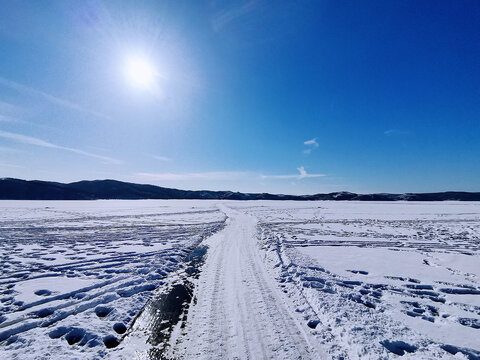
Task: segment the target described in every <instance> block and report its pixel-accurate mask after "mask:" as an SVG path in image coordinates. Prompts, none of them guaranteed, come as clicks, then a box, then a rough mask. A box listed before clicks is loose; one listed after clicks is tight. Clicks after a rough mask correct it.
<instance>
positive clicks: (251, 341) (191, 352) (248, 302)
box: [172, 206, 326, 359]
mask: <svg viewBox="0 0 480 360" xmlns="http://www.w3.org/2000/svg"><path fill="white" fill-rule="evenodd" d="M221 210H222V211H224V212H225V213H226V214H227V216H228V217H229V219H228V220H227V226H226V227H225V229H224V230H222V231H220V232H219V233H217V234H216V235H214V236H212V237H211V238H209V239H208V240H207V244H208V245H209V250H208V256H207V260H206V262H205V265H204V267H203V269H202V273H201V275H200V278H199V281H198V284H197V286H196V289H197V290H196V293H195V297H196V299H197V303H195V302H194V304H192V307H191V310H190V311H189V321H187V326H186V329H185V331H184V335H183V336H181V337H180V338H178V339H177V346H178V347H179V348H177V349H172V350H174V352H175V353H176V354H177V356H178V352H180V353H183V354H184V357H185V358H187V359H192V358H195V359H213V358H216V359H273V358H274V359H320V358H326V356H324V355H323V356H322V353H321V352H320V350H319V349H316V348H315V346H314V345H313V344H312V343H311V341H310V339H309V334H308V332H307V331H308V329H307V328H302V327H301V326H300V325H299V324H298V321H296V320H295V319H294V318H293V317H292V314H291V313H290V312H289V311H287V307H286V305H285V303H284V301H285V300H284V299H282V296H281V294H280V293H279V290H278V288H276V287H275V284H274V282H273V279H271V278H270V275H268V274H267V272H266V269H265V265H264V262H263V260H262V259H261V255H260V251H259V249H258V245H257V243H256V219H255V218H253V217H251V216H249V215H245V214H242V213H239V212H238V211H235V210H232V209H230V208H227V207H225V206H221ZM182 337H184V338H183V339H182ZM174 347H175V346H174Z"/></svg>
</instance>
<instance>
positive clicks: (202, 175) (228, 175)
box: [135, 171, 250, 181]
mask: <svg viewBox="0 0 480 360" xmlns="http://www.w3.org/2000/svg"><path fill="white" fill-rule="evenodd" d="M249 175H250V173H248V172H243V171H211V172H199V173H145V172H141V173H136V174H135V176H137V177H140V178H144V179H148V180H157V181H172V180H176V181H179V180H236V179H239V178H242V177H246V176H249Z"/></svg>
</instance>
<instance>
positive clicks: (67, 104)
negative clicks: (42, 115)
mask: <svg viewBox="0 0 480 360" xmlns="http://www.w3.org/2000/svg"><path fill="white" fill-rule="evenodd" d="M0 84H1V85H4V86H6V87H8V88H10V89H13V90H15V91H18V92H20V93H24V94H27V95H30V96H37V97H41V98H43V99H45V100H47V101H49V102H51V103H52V104H55V105H59V106H62V107H64V108H67V109H70V110H74V111H78V112H81V113H84V114H89V115H93V116H96V117H99V118H103V119H110V117H109V116H107V115H105V114H102V113H99V112H97V111H93V110H90V109H87V108H85V107H84V106H82V105H79V104H76V103H74V102H71V101H69V100H65V99H62V98H60V97H58V96H54V95H50V94H48V93H46V92H43V91H41V90H37V89H34V88H32V87H29V86H26V85H23V84H20V83H17V82H15V81H11V80H8V79H5V78H4V77H1V76H0Z"/></svg>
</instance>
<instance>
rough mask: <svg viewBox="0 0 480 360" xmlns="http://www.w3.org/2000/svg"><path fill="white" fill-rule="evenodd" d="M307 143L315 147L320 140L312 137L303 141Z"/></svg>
mask: <svg viewBox="0 0 480 360" xmlns="http://www.w3.org/2000/svg"><path fill="white" fill-rule="evenodd" d="M303 143H304V144H305V145H307V146H311V147H313V148H317V147H318V142H317V138H313V139H310V140H306V141H304V142H303Z"/></svg>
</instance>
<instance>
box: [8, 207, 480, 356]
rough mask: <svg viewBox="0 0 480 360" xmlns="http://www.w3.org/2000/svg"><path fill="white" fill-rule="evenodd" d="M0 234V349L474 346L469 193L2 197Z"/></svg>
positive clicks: (479, 262)
mask: <svg viewBox="0 0 480 360" xmlns="http://www.w3.org/2000/svg"><path fill="white" fill-rule="evenodd" d="M0 246H1V248H2V251H1V253H0V256H1V259H2V268H1V273H0V301H1V303H0V358H1V359H102V358H106V359H157V358H164V359H396V358H399V357H400V356H402V358H407V359H408V358H411V359H413V358H415V359H433V358H436V359H443V358H445V359H450V358H455V359H470V360H472V359H473V360H475V359H479V358H480V341H479V340H478V339H479V338H480V337H479V335H480V203H474V202H328V201H316V202H293V201H206V200H198V201H193V200H191V201H190V200H188V201H171V200H168V201H167V200H146V201H118V200H115V201H112V200H110V201H3V202H0ZM202 246H207V247H208V248H207V252H206V255H205V256H204V258H203V263H200V264H199V265H198V273H195V275H194V273H192V272H191V271H190V269H191V268H190V267H189V266H190V265H189V264H191V263H190V262H188V261H190V260H191V257H190V256H189V254H190V253H192V251H193V250H194V249H198V248H199V247H202ZM178 284H187V286H186V289H187V290H188V291H187V292H188V293H189V294H190V295H191V299H190V300H191V301H189V304H188V301H185V302H184V303H182V309H183V310H182V311H183V312H182V313H181V315H180V316H177V315H175V316H176V317H177V319H176V320H175V321H173V323H172V325H171V326H170V325H169V327H163V328H162V329H165V330H162V334H161V339H162V340H158V339H159V337H158V334H153V333H152V329H154V328H155V329H158V324H159V323H160V324H163V323H167V320H165V319H163V318H162V316H163V315H162V311H161V309H160V308H156V306H158V304H161V303H162V301H163V300H162V299H165V297H166V296H167V295H168V294H172V293H173V290H172V289H174V288H175V287H178ZM182 301H183V300H182ZM152 309H153V310H152ZM154 324H156V326H157V327H154V326H153V325H154ZM154 338H155V339H157V340H155V341H153V340H152V339H154Z"/></svg>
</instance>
